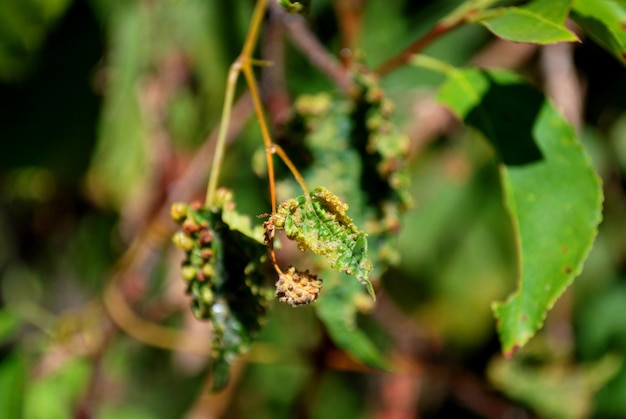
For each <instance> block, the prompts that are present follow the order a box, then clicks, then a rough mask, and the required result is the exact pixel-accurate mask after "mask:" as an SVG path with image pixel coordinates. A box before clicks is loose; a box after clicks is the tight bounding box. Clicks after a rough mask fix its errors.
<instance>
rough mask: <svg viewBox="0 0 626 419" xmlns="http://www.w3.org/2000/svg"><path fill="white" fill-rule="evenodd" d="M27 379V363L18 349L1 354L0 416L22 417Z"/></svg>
mask: <svg viewBox="0 0 626 419" xmlns="http://www.w3.org/2000/svg"><path fill="white" fill-rule="evenodd" d="M27 381H28V365H27V364H26V360H25V359H24V356H22V355H21V354H20V353H18V351H15V350H14V351H10V352H9V353H7V354H4V355H3V359H2V362H1V363H0V388H2V397H0V417H2V418H21V417H24V413H23V411H24V392H25V390H26V383H27Z"/></svg>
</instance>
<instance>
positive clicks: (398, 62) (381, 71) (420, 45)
mask: <svg viewBox="0 0 626 419" xmlns="http://www.w3.org/2000/svg"><path fill="white" fill-rule="evenodd" d="M461 23H462V21H458V22H456V23H453V24H452V25H447V24H444V23H442V22H440V23H438V24H436V25H435V26H434V27H433V28H432V29H431V30H430V31H428V33H426V34H425V35H424V36H422V37H421V38H419V39H417V40H416V41H415V42H413V43H412V44H411V45H409V46H408V47H406V48H405V49H404V50H403V51H402V52H400V53H399V54H397V55H396V56H394V57H391V58H390V59H389V60H387V61H385V62H384V63H383V64H381V65H380V66H379V67H378V68H377V69H376V71H375V73H376V74H377V75H378V76H379V77H382V76H384V75H385V74H388V73H391V72H392V71H393V70H395V69H397V68H398V67H401V66H403V65H404V64H406V63H408V62H409V61H410V60H411V57H412V56H413V55H414V54H417V53H418V52H420V51H422V50H423V49H424V48H426V47H427V46H428V45H430V43H431V42H433V41H434V40H435V39H437V38H439V37H440V36H441V35H443V34H444V33H447V32H449V31H451V30H452V29H454V28H456V27H457V26H459V25H460V24H461Z"/></svg>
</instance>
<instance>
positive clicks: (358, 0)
mask: <svg viewBox="0 0 626 419" xmlns="http://www.w3.org/2000/svg"><path fill="white" fill-rule="evenodd" d="M364 3H365V0H337V1H335V2H334V5H335V15H337V22H338V23H339V38H340V41H339V57H340V59H341V63H342V64H343V66H344V68H350V66H351V64H352V59H353V58H354V50H355V48H356V46H357V44H358V41H359V38H360V36H361V27H362V24H363V5H364Z"/></svg>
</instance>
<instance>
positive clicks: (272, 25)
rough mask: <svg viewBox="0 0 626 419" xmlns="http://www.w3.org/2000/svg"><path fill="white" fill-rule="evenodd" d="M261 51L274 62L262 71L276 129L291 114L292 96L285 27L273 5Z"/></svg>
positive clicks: (264, 87)
mask: <svg viewBox="0 0 626 419" xmlns="http://www.w3.org/2000/svg"><path fill="white" fill-rule="evenodd" d="M261 52H262V54H263V59H264V60H267V61H269V62H271V63H272V65H271V66H266V67H264V68H263V71H262V72H261V92H262V97H263V103H265V105H266V106H267V111H268V114H269V116H270V118H271V119H272V125H273V128H274V130H276V129H277V128H279V127H281V126H282V125H283V124H284V123H285V122H286V121H287V119H288V118H289V117H290V116H291V97H290V96H289V91H288V90H287V83H286V80H287V78H286V76H285V27H284V26H283V24H282V22H281V17H280V16H279V15H278V14H277V10H276V9H275V8H273V7H272V8H270V13H269V18H268V19H267V22H266V24H265V30H264V32H263V44H262V50H261Z"/></svg>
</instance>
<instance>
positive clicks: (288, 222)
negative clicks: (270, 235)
mask: <svg viewBox="0 0 626 419" xmlns="http://www.w3.org/2000/svg"><path fill="white" fill-rule="evenodd" d="M347 211H348V205H347V204H345V203H343V202H342V201H341V200H340V199H339V198H338V197H337V196H335V195H333V194H332V192H330V191H329V190H327V189H326V188H316V189H315V190H314V191H313V192H311V193H310V194H309V195H301V196H299V197H297V198H296V199H289V200H287V201H284V202H283V203H282V204H281V205H280V207H279V208H278V210H277V212H276V214H273V215H272V217H271V218H270V223H268V225H270V226H272V228H274V229H275V230H277V231H280V230H284V231H285V233H286V234H287V237H288V238H289V239H291V240H294V241H296V242H297V243H298V248H299V249H300V250H302V251H305V250H310V251H312V252H313V253H315V254H317V255H322V256H324V257H325V258H326V260H328V261H329V262H330V266H331V267H332V268H333V269H336V270H338V271H340V272H345V273H347V274H348V275H354V276H356V278H357V279H358V280H359V282H361V283H362V284H363V285H365V286H366V287H367V290H368V292H369V293H370V295H371V296H372V298H375V295H374V289H373V288H372V283H371V282H370V280H369V272H370V270H371V269H372V265H371V263H370V261H369V260H368V259H367V235H366V234H365V233H363V232H361V231H359V229H358V228H357V227H356V225H354V223H353V222H352V219H351V218H350V217H349V216H348V215H347Z"/></svg>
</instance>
